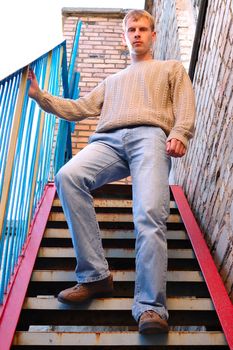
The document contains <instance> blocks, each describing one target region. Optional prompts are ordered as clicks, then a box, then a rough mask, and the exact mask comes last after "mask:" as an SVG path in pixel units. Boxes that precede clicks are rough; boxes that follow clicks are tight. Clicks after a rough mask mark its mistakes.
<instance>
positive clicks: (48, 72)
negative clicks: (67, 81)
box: [27, 51, 52, 233]
mask: <svg viewBox="0 0 233 350" xmlns="http://www.w3.org/2000/svg"><path fill="white" fill-rule="evenodd" d="M51 61H52V51H50V52H49V54H48V59H47V66H46V72H45V82H44V89H45V90H46V91H47V90H48V87H49V76H50V70H51ZM44 122H45V112H44V111H42V112H41V117H40V128H39V135H38V144H37V149H36V160H35V166H34V172H33V174H34V175H33V179H32V190H31V198H30V207H29V220H28V228H27V232H28V233H29V227H30V224H31V219H32V218H31V216H32V209H33V201H34V193H35V187H36V179H37V173H38V166H39V158H40V147H41V140H42V137H43V129H44Z"/></svg>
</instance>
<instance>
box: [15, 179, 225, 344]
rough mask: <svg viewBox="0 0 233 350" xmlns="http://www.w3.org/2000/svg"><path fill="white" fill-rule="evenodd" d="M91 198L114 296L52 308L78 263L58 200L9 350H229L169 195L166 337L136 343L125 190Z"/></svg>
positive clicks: (131, 236)
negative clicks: (167, 331) (109, 270)
mask: <svg viewBox="0 0 233 350" xmlns="http://www.w3.org/2000/svg"><path fill="white" fill-rule="evenodd" d="M93 194H94V198H95V200H94V203H95V208H96V213H97V219H98V222H99V225H100V228H101V233H102V239H103V246H104V248H105V254H106V257H107V259H108V262H109V265H110V269H111V271H112V273H113V278H114V288H115V291H114V295H113V296H112V298H106V299H105V298H100V299H95V300H93V301H90V302H88V303H86V304H83V305H80V306H70V305H65V304H60V303H59V302H58V301H57V299H56V295H57V294H58V292H59V291H60V290H62V289H64V288H68V287H70V286H72V285H74V284H75V283H76V281H75V274H74V269H75V265H76V261H75V257H74V251H73V248H72V243H71V239H70V235H69V232H68V229H67V223H66V221H65V217H64V214H63V212H62V208H61V206H60V202H59V200H58V199H57V198H56V199H55V200H54V203H53V207H52V211H51V213H50V216H49V220H48V223H47V229H46V231H45V233H44V236H43V240H42V244H41V247H40V249H39V253H38V256H37V259H36V263H35V266H34V270H33V273H32V276H31V281H30V284H29V287H28V290H27V295H26V298H25V301H24V304H23V308H22V311H21V314H20V318H19V321H18V325H17V331H16V333H15V336H14V340H13V344H12V347H11V349H30V350H31V349H35V350H36V349H37V350H42V349H43V350H45V349H67V350H68V349H94V348H99V349H108V350H109V349H126V348H130V349H139V348H140V349H144V348H145V349H160V350H162V349H199V350H204V349H229V347H228V345H227V342H226V339H225V336H224V334H223V332H222V330H221V325H220V322H219V320H218V317H217V314H216V311H215V308H214V306H213V303H212V301H211V299H210V296H209V292H208V289H207V286H206V283H205V281H204V278H203V276H202V273H201V271H200V268H199V264H198V262H197V259H196V257H195V253H194V251H193V249H192V246H191V243H190V240H189V238H188V235H187V233H186V230H185V227H184V224H183V222H182V219H181V217H180V214H179V211H178V209H177V207H176V203H175V202H174V198H173V197H172V194H171V202H170V207H171V213H170V216H169V219H168V222H167V227H168V235H167V238H168V258H169V259H168V283H167V304H168V309H169V314H170V318H169V325H170V332H169V334H168V335H149V336H148V335H147V336H145V335H144V336H142V335H139V333H138V331H137V324H136V322H135V321H134V319H133V318H132V316H131V304H132V298H133V290H134V265H135V261H134V257H135V254H134V244H135V241H134V234H133V221H132V201H131V186H129V185H117V184H110V185H106V186H104V187H103V188H101V189H99V190H97V191H95V192H94V193H93ZM86 219H87V220H88V218H86Z"/></svg>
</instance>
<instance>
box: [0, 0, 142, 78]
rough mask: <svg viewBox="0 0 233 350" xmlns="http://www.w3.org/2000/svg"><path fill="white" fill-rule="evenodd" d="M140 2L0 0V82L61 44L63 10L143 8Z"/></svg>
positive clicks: (127, 0)
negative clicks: (76, 8) (72, 8)
mask: <svg viewBox="0 0 233 350" xmlns="http://www.w3.org/2000/svg"><path fill="white" fill-rule="evenodd" d="M144 4H145V1H144V0H40V1H32V0H20V1H19V0H7V1H1V0H0V45H1V46H0V47H1V55H0V80H2V79H3V78H5V77H7V76H8V75H10V74H11V73H13V72H14V71H16V70H18V69H20V68H22V67H24V66H25V65H27V64H29V63H30V62H32V61H34V60H35V59H36V58H38V57H40V56H41V55H42V54H44V53H45V52H47V51H49V50H50V49H51V48H53V47H55V46H56V45H58V44H59V43H61V42H62V41H63V39H64V38H63V34H62V16H61V9H62V8H63V7H85V8H87V7H88V8H91V7H94V8H95V7H98V8H124V9H132V8H144Z"/></svg>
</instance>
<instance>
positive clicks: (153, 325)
mask: <svg viewBox="0 0 233 350" xmlns="http://www.w3.org/2000/svg"><path fill="white" fill-rule="evenodd" d="M138 330H139V333H142V334H157V333H168V331H169V327H168V323H167V321H166V320H163V319H162V318H161V317H160V316H159V315H158V314H157V313H156V312H155V311H153V310H149V311H145V312H143V314H142V315H141V317H140V319H139V325H138Z"/></svg>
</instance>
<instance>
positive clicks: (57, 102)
mask: <svg viewBox="0 0 233 350" xmlns="http://www.w3.org/2000/svg"><path fill="white" fill-rule="evenodd" d="M35 100H36V102H37V103H38V104H39V106H40V107H41V108H42V109H43V110H44V111H45V112H48V113H52V114H55V115H56V116H58V117H60V118H63V119H66V120H69V121H80V120H82V119H85V118H87V117H96V116H99V115H100V113H101V108H102V105H103V101H104V81H103V82H102V83H100V84H99V85H98V86H97V87H96V88H94V89H93V90H92V91H91V92H90V93H88V94H87V95H85V96H84V97H80V98H78V99H77V100H72V99H66V98H61V97H56V96H53V95H51V94H49V93H48V92H45V91H41V90H40V91H39V92H38V94H37V96H36V97H35Z"/></svg>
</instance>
